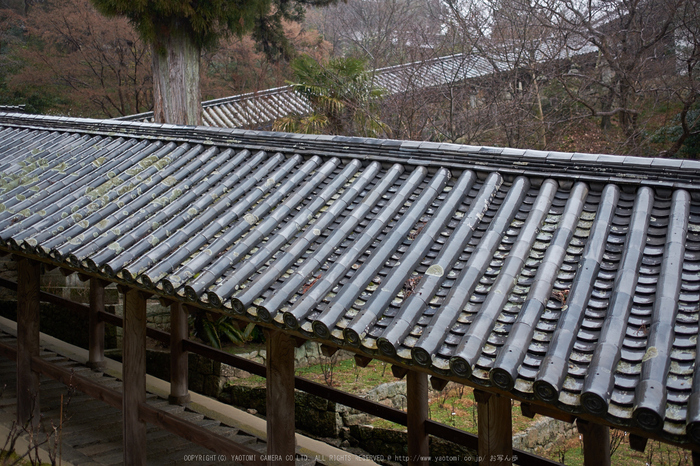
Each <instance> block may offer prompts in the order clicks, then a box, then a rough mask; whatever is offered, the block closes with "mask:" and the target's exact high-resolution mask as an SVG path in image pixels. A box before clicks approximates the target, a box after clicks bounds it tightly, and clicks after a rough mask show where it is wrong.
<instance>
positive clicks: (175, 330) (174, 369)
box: [168, 302, 190, 405]
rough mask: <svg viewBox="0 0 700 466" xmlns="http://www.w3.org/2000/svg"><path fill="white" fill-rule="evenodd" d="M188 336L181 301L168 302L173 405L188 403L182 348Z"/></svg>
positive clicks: (185, 358) (185, 317) (184, 354)
mask: <svg viewBox="0 0 700 466" xmlns="http://www.w3.org/2000/svg"><path fill="white" fill-rule="evenodd" d="M188 336H189V327H188V325H187V311H186V310H185V307H184V306H183V305H182V303H179V302H172V303H170V396H169V397H168V401H169V402H170V404H173V405H182V404H186V403H189V401H190V393H189V391H188V386H187V377H188V365H187V351H184V350H183V349H182V340H185V339H187V337H188Z"/></svg>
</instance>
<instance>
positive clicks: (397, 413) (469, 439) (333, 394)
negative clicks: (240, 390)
mask: <svg viewBox="0 0 700 466" xmlns="http://www.w3.org/2000/svg"><path fill="white" fill-rule="evenodd" d="M0 286H2V287H5V288H8V289H11V290H17V283H15V282H13V281H10V280H7V279H3V278H0ZM39 298H40V300H41V301H44V302H48V303H52V304H55V305H57V306H60V307H63V308H65V309H68V310H70V311H73V312H77V313H79V314H81V315H83V316H84V317H85V318H86V320H87V318H88V316H89V312H90V307H89V306H87V305H85V304H81V303H77V302H74V301H71V300H68V299H65V298H62V297H60V296H56V295H54V294H51V293H46V292H43V291H42V292H40V296H39ZM98 314H99V319H100V320H101V321H103V322H105V323H108V324H111V325H114V326H117V327H123V325H124V320H123V318H122V317H119V316H116V315H114V314H110V313H108V312H104V311H100V312H99V313H98ZM146 335H147V336H148V337H149V338H151V339H153V340H156V341H159V342H161V343H165V344H169V343H170V334H169V333H168V332H164V331H162V330H158V329H155V328H152V327H147V329H146ZM183 350H184V351H188V352H191V353H194V354H197V355H200V356H203V357H206V358H209V359H211V360H213V361H217V362H220V363H223V364H227V365H229V366H231V367H234V368H237V369H241V370H244V371H246V372H249V373H251V374H254V375H257V376H260V377H266V367H265V366H264V365H262V364H259V363H256V362H254V361H251V360H249V359H245V358H242V357H239V356H235V355H232V354H229V353H226V352H224V351H221V350H218V349H215V348H212V347H210V346H207V345H204V344H202V343H199V342H196V341H192V340H189V339H185V340H183ZM8 352H9V353H8ZM11 352H12V348H11V347H8V346H7V345H3V344H1V343H0V355H4V356H6V357H12V356H10V353H11ZM32 365H33V366H34V365H36V370H38V371H41V372H42V373H44V374H45V375H47V376H49V377H51V378H54V379H57V380H60V381H64V379H65V377H66V374H70V376H71V377H72V379H71V380H72V385H73V386H76V388H77V389H78V390H80V391H83V392H84V393H86V394H88V395H90V396H92V397H94V398H98V399H101V400H103V401H105V402H107V403H108V404H110V405H112V406H116V407H119V408H121V403H122V401H121V394H119V393H116V392H115V393H116V395H115V394H114V393H111V392H112V391H113V390H109V389H106V388H105V387H101V386H100V387H99V389H98V388H96V387H93V386H92V385H89V384H87V383H82V382H81V385H80V386H78V385H76V383H75V381H76V380H77V379H76V376H75V375H73V374H72V373H70V372H69V371H66V370H65V369H61V371H63V372H66V373H63V372H61V371H59V368H58V367H57V366H54V365H52V364H50V363H47V362H45V361H43V360H41V359H40V358H37V357H35V358H33V360H32ZM50 366H51V367H50ZM33 368H34V367H33ZM66 380H67V379H66ZM84 380H85V382H89V381H88V380H86V379H84ZM64 383H65V381H64ZM92 384H94V383H92ZM294 386H295V388H296V389H298V390H301V391H303V392H306V393H309V394H312V395H316V396H318V397H321V398H324V399H326V400H330V401H333V402H335V403H339V404H342V405H345V406H347V407H349V408H353V409H356V410H358V411H362V412H364V413H367V414H370V415H372V416H376V417H379V418H381V419H385V420H387V421H391V422H394V423H396V424H399V425H402V426H406V425H407V422H408V418H407V414H406V412H404V411H401V410H398V409H395V408H391V407H389V406H386V405H383V404H381V403H377V402H373V401H370V400H367V399H365V398H361V397H359V396H356V395H353V394H351V393H347V392H343V391H340V390H337V389H334V388H331V387H328V386H326V385H322V384H319V383H316V382H312V381H310V380H307V379H304V378H301V377H295V379H294ZM81 387H82V388H81ZM106 390H109V392H107V391H106ZM152 411H153V412H152ZM155 411H158V412H157V413H156V412H155ZM139 413H140V415H141V416H142V417H143V418H144V420H145V421H147V422H150V423H152V424H155V425H157V426H159V427H161V428H164V429H166V430H168V431H171V432H174V433H176V434H179V435H181V436H184V435H183V432H185V433H186V432H188V431H193V430H197V429H196V425H194V424H192V425H190V426H186V425H185V424H183V425H179V424H180V423H186V421H182V420H180V419H176V420H174V419H169V418H168V419H165V418H163V416H162V413H164V412H163V411H160V410H155V409H154V408H151V407H150V406H147V405H146V406H140V407H139ZM170 417H173V416H170ZM176 424H178V425H176ZM173 429H175V430H173ZM425 429H426V431H427V433H428V434H430V435H433V436H435V437H438V438H441V439H443V440H448V441H450V442H454V443H456V444H458V445H462V446H464V447H467V448H469V449H472V450H474V451H476V450H477V449H478V438H477V436H476V435H474V434H471V433H469V432H465V431H463V430H461V429H456V428H454V427H451V426H448V425H445V424H442V423H439V422H435V421H433V420H426V421H425ZM210 435H211V434H209V433H208V434H207V436H210ZM185 438H188V440H192V441H195V442H197V443H199V444H200V445H202V446H205V447H207V448H210V449H212V450H213V451H215V452H228V453H232V452H234V450H235V453H236V454H240V455H243V456H245V455H257V454H258V453H257V452H254V451H252V450H250V451H248V449H246V450H245V451H243V450H236V449H237V448H238V447H241V448H245V447H243V446H241V445H238V444H234V445H235V446H232V445H230V444H233V443H234V442H231V441H230V440H228V439H226V438H224V437H222V438H221V439H217V440H216V441H215V442H214V443H212V444H202V443H200V440H202V439H201V438H199V437H197V438H192V436H191V435H190V436H189V437H185ZM219 440H222V441H221V442H220V441H219ZM223 440H225V441H226V442H223ZM217 442H218V443H217ZM513 454H514V456H516V457H517V464H519V465H522V466H555V465H558V466H561V463H558V462H556V461H552V460H549V459H547V458H543V457H540V456H537V455H534V454H531V453H528V452H526V451H523V450H519V449H513ZM250 464H257V463H256V462H255V461H253V462H251V463H250Z"/></svg>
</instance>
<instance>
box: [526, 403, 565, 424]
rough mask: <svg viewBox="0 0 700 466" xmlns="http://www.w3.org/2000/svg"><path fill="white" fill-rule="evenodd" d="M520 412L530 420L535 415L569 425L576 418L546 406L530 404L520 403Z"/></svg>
mask: <svg viewBox="0 0 700 466" xmlns="http://www.w3.org/2000/svg"><path fill="white" fill-rule="evenodd" d="M520 412H521V413H522V414H523V416H525V417H529V418H530V419H532V418H533V417H535V414H540V415H542V416H547V417H551V418H552V419H556V420H558V421H564V422H568V423H569V424H573V422H574V421H575V420H576V416H574V415H573V414H568V413H564V412H562V411H559V410H557V409H554V408H550V407H548V406H540V405H535V404H531V403H524V402H521V403H520Z"/></svg>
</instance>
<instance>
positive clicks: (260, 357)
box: [221, 340, 353, 384]
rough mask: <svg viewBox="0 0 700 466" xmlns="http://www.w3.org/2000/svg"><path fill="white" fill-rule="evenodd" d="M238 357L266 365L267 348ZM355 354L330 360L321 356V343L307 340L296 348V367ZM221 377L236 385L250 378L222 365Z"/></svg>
mask: <svg viewBox="0 0 700 466" xmlns="http://www.w3.org/2000/svg"><path fill="white" fill-rule="evenodd" d="M236 356H239V357H241V358H245V359H250V360H251V361H255V362H257V363H260V364H265V361H266V360H267V350H266V349H265V348H257V349H252V350H251V351H246V352H242V353H236ZM352 357H353V354H352V353H350V352H348V351H342V350H341V351H338V352H337V353H335V354H334V355H333V356H332V358H328V357H326V356H323V354H321V345H320V344H319V343H316V342H313V341H310V340H307V341H306V342H305V343H304V344H303V345H301V346H300V347H299V348H294V367H308V366H313V365H316V364H320V363H322V362H328V361H330V360H332V361H333V362H334V363H335V362H337V361H342V360H344V359H350V358H352ZM221 377H222V378H223V381H222V383H223V384H227V383H236V379H241V378H243V379H245V378H248V377H250V374H249V373H248V372H246V371H243V370H241V369H236V368H235V367H231V366H229V365H227V364H222V366H221Z"/></svg>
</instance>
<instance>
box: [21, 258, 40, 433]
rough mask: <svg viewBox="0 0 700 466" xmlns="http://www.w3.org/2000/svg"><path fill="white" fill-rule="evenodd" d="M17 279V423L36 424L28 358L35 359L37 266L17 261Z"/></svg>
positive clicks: (35, 390) (35, 386) (35, 387)
mask: <svg viewBox="0 0 700 466" xmlns="http://www.w3.org/2000/svg"><path fill="white" fill-rule="evenodd" d="M18 262H19V264H18V269H19V270H18V279H17V422H18V423H19V424H20V425H22V426H23V425H26V424H27V423H30V422H31V425H32V426H34V427H37V426H38V425H39V413H40V411H39V374H38V373H37V372H35V371H33V370H32V357H34V356H39V280H40V277H41V264H39V263H38V262H36V261H33V260H29V259H26V258H18Z"/></svg>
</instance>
